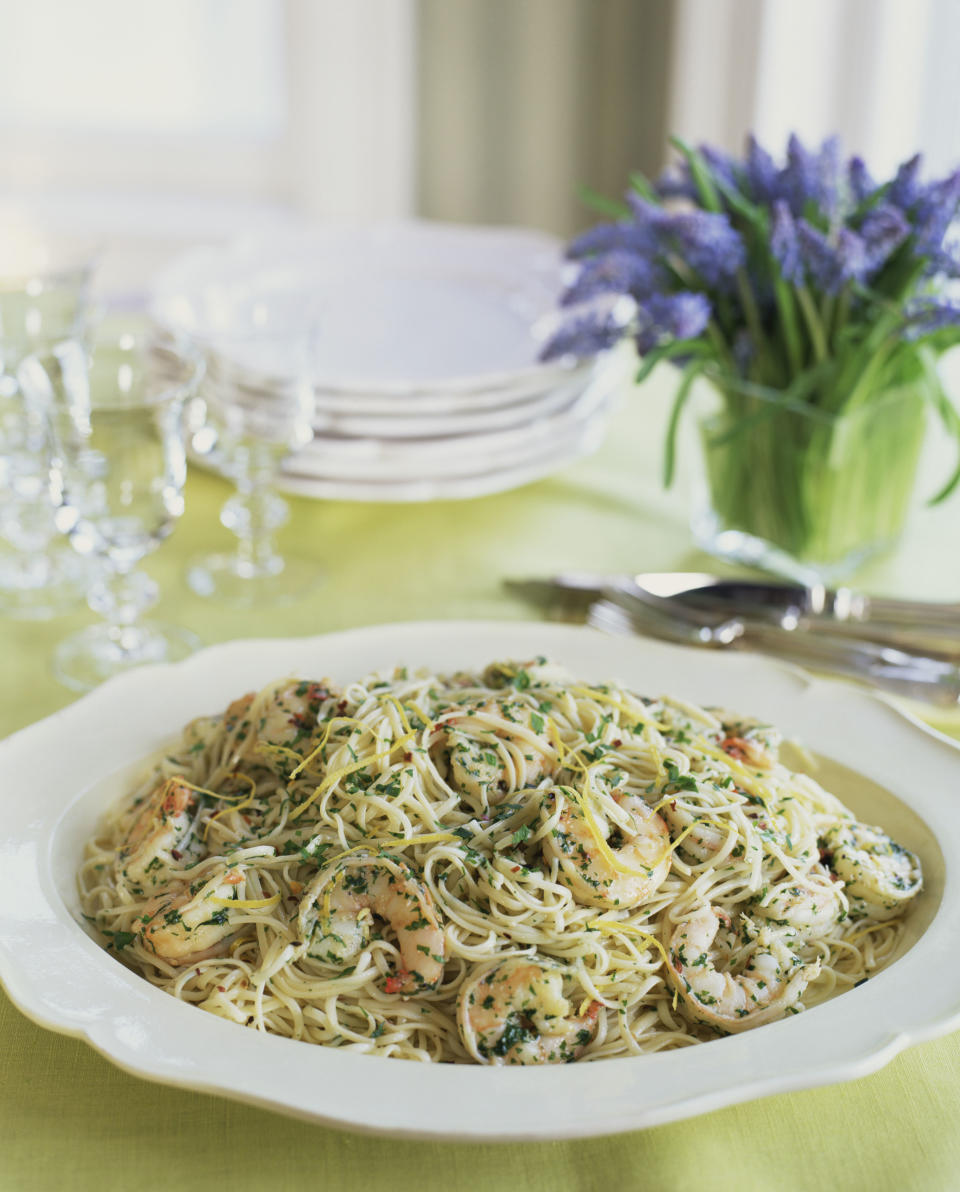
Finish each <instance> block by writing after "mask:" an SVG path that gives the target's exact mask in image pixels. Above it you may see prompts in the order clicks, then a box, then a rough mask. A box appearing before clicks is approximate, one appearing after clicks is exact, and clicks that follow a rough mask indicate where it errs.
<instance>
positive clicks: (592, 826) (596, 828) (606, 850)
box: [558, 771, 669, 877]
mask: <svg viewBox="0 0 960 1192" xmlns="http://www.w3.org/2000/svg"><path fill="white" fill-rule="evenodd" d="M584 772H585V773H586V774H587V777H588V778H589V772H588V771H584ZM558 789H560V790H561V791H563V792H564V793H565V794H566V795H567V796H568V797H569V798H570V801H571V802H572V803H574V804H575V805H576V806H577V807H578V808H579V809H580V812H581V814H582V815H583V818H584V819H585V820H586V823H587V827H588V828H589V830H590V835H591V836H592V837H593V838H594V840H595V841H596V844H597V851H598V852H599V853H600V855H601V856H602V857H603V859H604V860H605V861H606V863H607V864H608V865H609V866H610V868H611V869H613V870H614V871H615V872H616V873H622V874H625V875H626V876H627V877H650V876H651V875H652V874H653V872H654V870H655V869H656V867H657V865H659V864H660V861H662V860H663V857H661V858H660V860H658V861H657V862H656V864H655V865H651V866H647V865H644V866H643V868H641V869H634V868H633V867H632V866H630V865H625V864H624V863H623V862H622V861H621V860H620V859H619V858H618V857H617V854H616V853H615V852H614V851H613V849H612V848H611V847H610V845H609V844H607V842H606V839H605V838H604V835H603V832H602V831H601V829H600V825H599V824H598V823H597V819H596V816H595V815H594V814H593V811H592V809H591V807H590V804H589V801H588V796H587V793H586V791H583V792H581V791H578V790H575V789H574V788H573V787H569V786H562V787H559V788H558ZM668 851H669V850H668ZM664 856H666V853H664Z"/></svg>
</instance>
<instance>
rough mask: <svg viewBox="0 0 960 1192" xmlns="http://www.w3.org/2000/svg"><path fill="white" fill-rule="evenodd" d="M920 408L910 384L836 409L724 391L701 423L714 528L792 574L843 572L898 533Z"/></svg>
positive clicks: (919, 437)
mask: <svg viewBox="0 0 960 1192" xmlns="http://www.w3.org/2000/svg"><path fill="white" fill-rule="evenodd" d="M898 385H899V382H898ZM926 409H927V403H926V399H925V396H924V393H923V390H922V386H921V385H918V384H916V383H915V381H912V380H911V381H908V382H907V383H906V384H903V385H899V387H897V388H891V389H890V390H889V391H888V392H887V393H878V392H876V391H873V392H872V399H871V401H870V402H869V403H868V404H866V405H863V406H861V407H860V408H859V409H858V410H855V411H854V412H852V413H842V414H840V415H830V414H826V413H823V412H821V411H819V410H818V409H817V408H816V407H814V408H812V409H807V410H803V411H802V412H801V411H798V410H796V409H786V408H783V407H780V406H778V405H777V404H776V403H771V402H770V401H769V399H762V400H761V399H751V398H746V397H744V396H743V395H742V394H737V395H735V400H733V401H731V400H730V398H729V396H728V395H727V394H724V403H723V405H722V407H721V409H720V411H719V413H716V414H714V415H712V416H711V417H709V418H707V419H706V420H704V422H702V424H701V438H702V442H703V447H704V453H705V461H706V473H707V482H708V487H709V492H710V499H711V506H712V509H713V513H714V516H715V518H716V520H717V522H718V524H719V529H720V530H722V531H728V530H730V531H738V532H740V533H743V534H748V535H750V536H751V537H752V538H754V539H757V540H759V541H760V542H762V543H765V544H766V545H767V549H768V550H770V551H773V552H776V553H777V554H778V555H779V557H780V559H781V561H782V560H783V559H784V558H786V559H789V560H790V564H789V565H788V567H787V569H789V567H793V569H794V571H795V573H796V572H797V571H799V570H800V569H803V568H806V569H807V570H808V571H813V572H816V573H818V574H826V575H830V574H831V569H835V572H836V573H839V574H842V573H843V572H844V571H845V570H846V569H847V568H848V567H849V566H850V565H851V563H852V562H853V561H855V560H857V559H859V558H862V557H865V556H866V555H868V554H871V553H873V552H874V551H876V550H878V549H882V548H884V547H887V546H889V545H890V544H892V543H893V542H894V541H895V540H896V538H897V536H898V535H899V533H900V531H901V529H902V527H903V524H904V521H905V518H906V514H907V511H908V508H909V503H910V497H911V495H912V492H913V488H914V482H915V477H916V468H917V462H918V458H919V452H920V447H921V444H922V441H923V436H924V431H925V425H926ZM780 565H781V566H783V565H784V564H783V563H782V562H781V564H780Z"/></svg>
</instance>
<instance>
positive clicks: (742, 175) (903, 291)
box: [543, 137, 960, 579]
mask: <svg viewBox="0 0 960 1192" xmlns="http://www.w3.org/2000/svg"><path fill="white" fill-rule="evenodd" d="M674 144H675V146H676V148H677V149H678V150H679V152H680V155H681V163H680V165H679V167H677V168H674V169H671V170H669V171H668V172H667V173H665V174H664V175H662V176H661V177H660V178H659V179H658V180H657V181H656V182H653V183H650V182H648V181H647V179H646V178H644V177H643V176H640V175H634V176H633V177H632V179H631V190H630V192H629V193H628V195H627V196H626V202H625V204H623V205H621V204H614V203H610V202H608V201H606V200H595V201H596V202H597V204H598V205H601V204H602V209H603V210H604V212H605V213H606V214H608V215H610V216H612V217H613V218H612V220H611V221H610V222H606V223H602V224H599V225H597V226H596V227H594V228H591V229H590V230H589V231H587V232H585V233H584V234H583V235H581V236H579V237H578V238H577V239H576V240H574V241H573V242H572V243H571V245H570V246H569V249H568V255H569V256H570V257H571V258H572V259H573V260H574V261H575V262H577V266H578V267H577V270H576V274H575V276H574V278H573V280H572V282H571V284H570V285H569V287H568V288H567V290H566V292H565V294H564V297H563V307H564V310H563V315H564V317H563V319H562V321H561V322H560V324H559V327H558V329H557V330H556V332H555V334H554V335H553V337H552V338H551V339H550V341H549V342H548V343H547V344H546V346H545V348H544V351H543V355H544V357H545V358H553V357H558V356H567V355H573V356H577V355H586V354H588V353H592V352H595V351H597V350H599V349H602V348H607V347H610V346H612V345H613V344H615V343H616V342H618V341H619V340H621V339H623V338H624V337H630V338H631V339H632V340H633V342H634V343H635V345H636V348H637V351H638V352H639V354H640V357H641V368H640V371H639V373H638V376H637V379H638V381H639V380H643V379H644V378H645V377H646V376H648V375H649V373H650V372H651V371H652V370H653V369H654V368H655V367H656V366H657V365H658V364H659V363H660V362H661V361H664V360H669V361H671V362H672V363H674V364H675V365H677V366H678V367H679V368H680V369H681V370H682V379H681V381H680V384H679V386H678V389H677V394H676V397H675V401H674V406H673V410H672V413H671V418H670V422H669V428H668V433H667V441H666V447H665V457H664V458H665V464H664V474H665V482H666V483H667V484H669V483H670V481H671V478H672V475H673V470H674V456H675V443H676V433H677V425H678V420H679V417H680V414H681V412H682V410H683V408H684V406H685V404H686V402H687V400H688V398H689V396H690V394H691V390H692V388H693V383H694V381H695V380H696V379H697V378H698V377H702V378H705V379H706V380H708V381H709V382H711V383H712V392H714V393H715V394H716V402H715V403H714V405H713V406H712V408H711V410H710V413H709V415H708V416H707V417H705V418H704V419H703V420H702V421H701V425H700V430H701V439H702V442H703V446H704V452H705V460H706V477H707V485H708V489H709V498H710V509H709V514H708V516H707V517H705V518H703V517H701V518H700V520H699V522H698V523H695V529H696V531H697V536H698V539H699V540H700V542H701V545H704V546H706V547H707V548H708V549H711V550H714V551H715V552H716V553H720V554H722V555H725V556H727V557H736V558H739V559H741V560H743V561H747V562H751V563H760V564H762V565H764V566H767V567H772V568H773V569H776V570H780V571H786V572H788V573H790V574H793V575H799V576H801V577H803V578H807V579H809V578H811V577H816V578H820V579H824V578H836V577H838V576H840V575H842V574H843V573H845V572H847V571H849V570H850V569H851V568H852V567H853V566H855V565H856V564H857V563H858V562H860V561H861V560H862V559H863V558H865V557H866V556H867V555H869V554H872V553H873V552H875V551H877V550H880V549H884V548H885V547H887V546H889V545H890V544H892V543H893V542H894V541H895V540H896V538H897V537H898V535H899V533H900V531H901V529H902V527H903V524H904V520H905V517H906V513H907V509H908V505H909V500H910V496H911V494H912V491H913V488H914V479H915V474H916V467H917V460H918V457H919V452H920V446H921V443H922V440H923V436H924V433H925V426H926V420H927V414H928V411H929V410H931V409H933V410H935V411H936V412H937V414H938V415H939V417H940V418H941V420H942V422H943V425H944V426H945V427H946V429H947V431H948V432H949V433H950V434H951V435H952V436H954V437H955V438H956V439H957V440H958V442H960V418H958V416H957V414H956V412H955V411H954V408H953V406H952V405H951V404H950V401H949V399H948V398H947V397H946V395H945V394H944V392H943V390H942V388H941V385H940V381H939V378H938V375H937V369H936V359H937V356H938V354H939V353H940V351H942V350H943V349H944V348H945V347H947V346H949V345H951V344H953V343H956V342H957V341H958V340H960V300H957V299H954V298H951V297H950V289H951V286H950V283H951V280H952V279H956V278H960V246H958V245H956V244H954V243H953V241H952V237H951V225H952V223H953V220H954V216H955V215H956V213H957V207H958V203H960V171H958V172H957V173H955V174H952V175H950V176H949V177H947V178H945V179H942V180H939V181H932V182H923V181H921V178H920V158H919V157H914V158H912V159H911V160H910V161H908V162H906V163H905V164H904V165H902V166H901V167H900V169H899V170H898V171H897V173H896V175H895V177H894V178H893V179H891V180H890V181H888V182H884V183H877V182H875V181H874V180H873V179H872V178H871V177H870V175H869V173H868V172H867V169H866V167H865V165H864V163H863V162H862V161H861V160H860V159H859V158H857V157H853V158H851V159H850V160H849V161H847V162H843V161H842V160H841V157H840V153H839V147H838V143H837V141H836V139H835V138H832V139H830V140H828V141H826V142H824V144H823V145H822V146H821V148H820V149H819V150H817V151H811V150H808V149H806V148H805V147H804V146H803V145H802V144H801V142H800V141H799V140H798V139H797V138H796V137H791V138H790V142H789V145H788V149H787V157H786V162H785V163H784V164H783V165H782V166H778V165H777V164H776V163H775V162H774V160H773V158H772V157H771V156H770V154H769V153H767V152H766V150H764V149H763V148H762V147H761V146H760V145H759V144H757V142H756V141H755V140H754V139H753V138H752V137H751V138H750V139H749V140H748V144H747V149H746V153H745V155H744V157H743V158H742V159H741V158H734V157H731V156H728V155H727V154H725V153H721V152H719V151H718V150H715V149H711V148H710V147H708V146H703V147H701V148H700V149H698V150H695V149H691V148H690V147H688V146H687V145H685V144H683V143H682V142H680V141H674ZM958 481H960V464H958V467H957V469H956V471H955V472H954V474H953V475H952V476H951V477H949V479H948V480H947V481H946V483H945V484H943V486H942V488H941V489H940V491H939V492H938V493H937V494H936V496H935V497H934V498H933V500H935V501H939V500H943V499H945V498H946V497H947V496H948V495H949V494H950V493H951V492H952V491H953V489H954V488H955V487H956V485H957V483H958Z"/></svg>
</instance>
